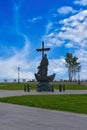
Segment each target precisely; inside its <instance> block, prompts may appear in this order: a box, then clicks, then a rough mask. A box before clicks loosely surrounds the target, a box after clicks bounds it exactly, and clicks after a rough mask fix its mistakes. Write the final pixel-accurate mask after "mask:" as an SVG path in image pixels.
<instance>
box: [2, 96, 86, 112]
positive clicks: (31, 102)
mask: <svg viewBox="0 0 87 130" xmlns="http://www.w3.org/2000/svg"><path fill="white" fill-rule="evenodd" d="M0 102H5V103H12V104H19V105H24V106H32V107H39V108H46V109H51V110H60V111H68V112H74V113H81V114H83V113H84V114H87V94H84V95H83V94H82V95H80V94H79V95H25V96H14V97H5V98H0Z"/></svg>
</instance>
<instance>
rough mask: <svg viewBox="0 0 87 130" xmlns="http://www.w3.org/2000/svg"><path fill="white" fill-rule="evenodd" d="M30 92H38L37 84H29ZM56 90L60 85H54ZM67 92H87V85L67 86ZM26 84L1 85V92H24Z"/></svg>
mask: <svg viewBox="0 0 87 130" xmlns="http://www.w3.org/2000/svg"><path fill="white" fill-rule="evenodd" d="M29 85H30V90H36V87H37V84H36V83H29ZM52 85H53V86H54V89H55V90H57V89H58V86H59V85H58V84H57V83H56V84H52ZM65 87H66V89H67V90H87V85H78V84H66V85H65ZM23 89H24V83H19V84H18V83H0V90H23Z"/></svg>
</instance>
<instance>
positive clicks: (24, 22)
mask: <svg viewBox="0 0 87 130" xmlns="http://www.w3.org/2000/svg"><path fill="white" fill-rule="evenodd" d="M42 41H44V42H45V47H50V48H51V50H50V51H49V52H47V54H48V59H49V68H48V69H49V72H48V74H52V73H56V78H55V79H57V80H59V79H62V78H63V79H67V78H68V76H67V68H66V67H65V61H64V58H65V55H66V53H67V52H72V53H73V55H75V56H77V57H78V58H79V62H80V63H81V66H82V68H81V79H87V72H86V71H87V67H86V66H87V0H70V1H68V0H63V1H58V0H54V1H53V0H43V1H41V0H0V79H1V80H2V79H15V78H17V76H18V73H17V72H18V71H17V68H18V66H20V78H21V79H22V78H25V79H27V80H29V79H34V73H36V72H37V66H38V65H39V63H40V60H41V54H40V53H37V52H36V49H37V48H40V47H41V43H42Z"/></svg>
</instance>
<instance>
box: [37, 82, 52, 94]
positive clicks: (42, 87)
mask: <svg viewBox="0 0 87 130" xmlns="http://www.w3.org/2000/svg"><path fill="white" fill-rule="evenodd" d="M52 90H53V88H52V86H51V85H50V84H49V82H39V83H38V85H37V91H39V92H41V91H46V92H47V91H52Z"/></svg>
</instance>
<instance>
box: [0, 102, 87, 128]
mask: <svg viewBox="0 0 87 130" xmlns="http://www.w3.org/2000/svg"><path fill="white" fill-rule="evenodd" d="M0 130H87V115H84V114H74V113H68V112H59V111H53V110H46V109H40V108H32V107H26V106H19V105H11V104H5V103H0Z"/></svg>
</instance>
